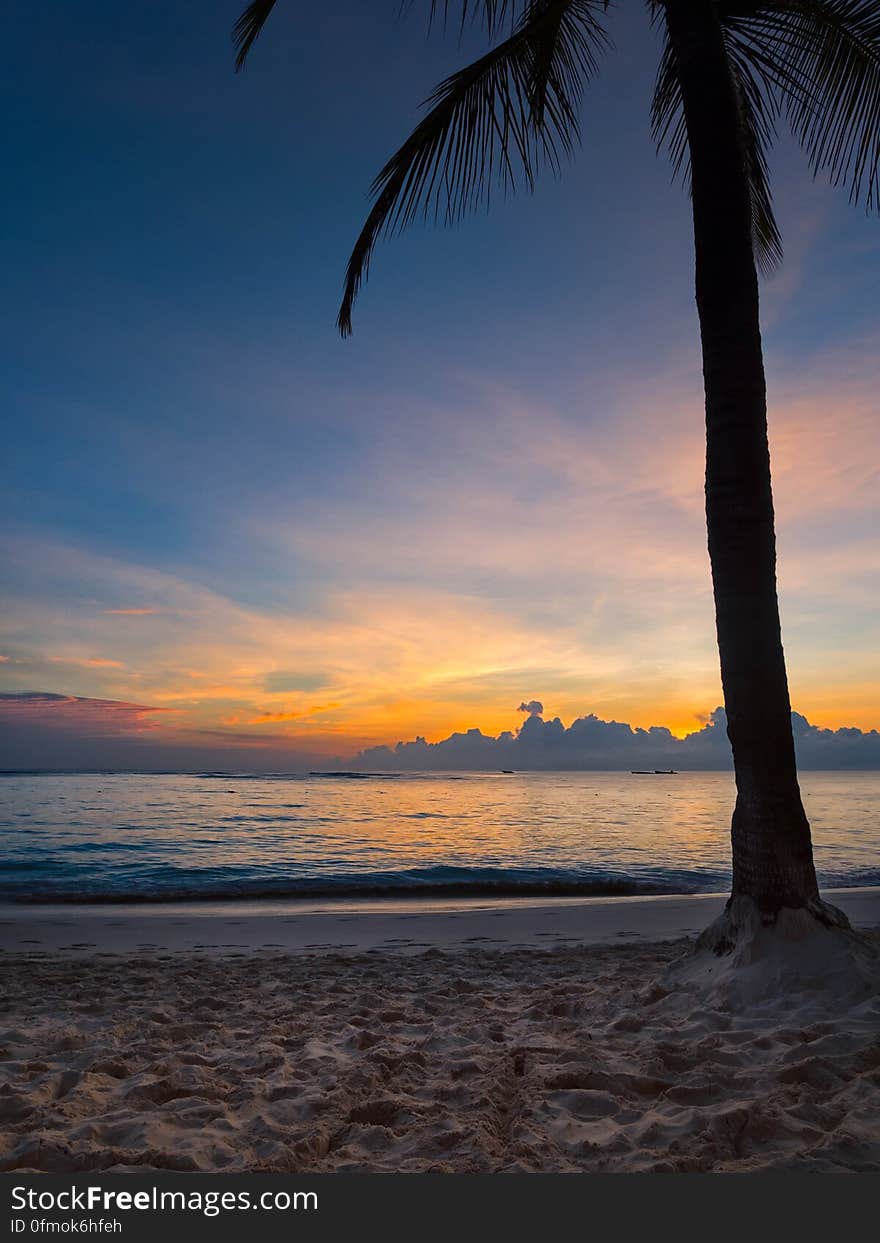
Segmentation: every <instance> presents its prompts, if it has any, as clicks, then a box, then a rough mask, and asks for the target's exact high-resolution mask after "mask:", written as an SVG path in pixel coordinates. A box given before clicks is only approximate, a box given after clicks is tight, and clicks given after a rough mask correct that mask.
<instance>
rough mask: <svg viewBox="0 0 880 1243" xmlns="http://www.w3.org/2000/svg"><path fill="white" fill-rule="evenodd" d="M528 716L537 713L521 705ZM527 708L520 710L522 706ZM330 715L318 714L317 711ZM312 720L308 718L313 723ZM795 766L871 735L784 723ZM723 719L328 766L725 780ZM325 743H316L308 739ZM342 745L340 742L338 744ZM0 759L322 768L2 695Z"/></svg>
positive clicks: (112, 710)
mask: <svg viewBox="0 0 880 1243" xmlns="http://www.w3.org/2000/svg"><path fill="white" fill-rule="evenodd" d="M531 702H532V704H537V703H538V701H537V700H534V701H531ZM527 706H528V705H527ZM332 707H333V705H326V709H329V708H332ZM320 711H322V709H321V708H315V709H313V710H311V713H310V714H311V715H316V714H317V713H319V712H320ZM288 716H290V717H291V719H292V718H293V717H294V714H292V713H291V714H287V713H273V714H269V713H266V714H261V715H260V716H259V717H258V718H255V719H244V720H238V719H236V718H230V719H229V720H228V721H227V722H225V724H226V725H227V726H235V725H244V726H247V725H260V726H265V725H271V724H283V723H284V722H285V721H286V720H287V719H288ZM792 724H793V727H794V735H795V746H796V748H797V753H798V761H799V763H800V766H801V767H802V768H804V769H831V770H847V769H852V770H857V769H868V770H876V769H880V733H878V731H877V730H869V731H863V730H860V729H856V728H852V727H845V728H841V729H822V728H820V727H819V726H816V725H813V724H811V723H810V721H809V720H807V718H806V717H805V716H803V715H801V714H800V713H797V712H795V713H792ZM725 726H726V718H725V715H724V710H723V708H716V709H715V711H714V712H711V713H709V714H708V716H707V719H706V723H705V724H704V725H703V726H702V728H700V729H698V730H695V731H693V732H692V733H690V734H688V735H687V736H686V737H684V738H677V737H676V736H675V735H674V734H673V733H672V732H671V731H670V730H669V729H667V728H666V727H665V726H660V725H654V726H651V727H650V728H648V729H642V728H639V727H635V728H634V727H633V726H631V725H628V724H626V723H624V722H620V721H606V720H602V719H601V718H600V717H598V716H596V715H595V714H594V713H589V714H587V715H586V716H581V717H577V718H576V719H575V720H573V721H572V722H571V724H570V725H569V726H567V727H566V726H565V725H563V723H562V721H561V720H560V719H559V717H554V718H553V719H552V720H549V721H545V720H543V719H542V717H541V716H540V715H538V714H537V713H535V712H531V713H530V714H529V715H528V717H527V718H526V720H525V721H524V722H523V724H522V726H521V728H520V729H519V730H518V731H512V730H503V731H501V732H500V733H499V734H498V735H492V734H484V733H483V732H482V730H480V729H477V728H471V729H468V730H465V731H461V732H458V731H456V732H454V733H452V734H450V735H449V737H447V738H444V739H442V740H441V741H440V742H428V741H426V739H425V738H424V737H422V736H418V737H416V738H415V739H413V741H411V742H400V743H398V744H397V745H396V746H394V747H388V746H375V747H368V748H366V749H364V750H362V751H360V752H358V753H357V754H355V755H354V756H353V755H352V754H351V751H350V750H349V751H347V752H346V751H342V752H340V753H337V754H334V755H332V761H333V763H334V766H335V765H336V764H337V763H338V765H339V766H341V767H346V768H361V769H366V770H374V771H375V770H379V771H381V770H389V769H391V770H400V769H403V770H409V771H422V770H427V771H454V770H464V771H480V770H488V771H493V770H498V769H501V768H511V769H516V770H517V771H521V772H522V771H541V770H547V771H552V770H557V771H558V770H572V771H577V770H615V769H617V770H620V769H623V770H629V769H649V770H650V769H654V768H664V769H668V768H675V769H678V770H709V771H718V770H723V769H729V768H730V766H731V761H730V747H729V744H728V741H727V735H726V728H725ZM317 741H318V742H323V741H324V740H323V739H320V738H319V739H318V740H317ZM336 741H337V744H339V743H342V744H343V745H344V738H343V737H337V740H336ZM0 747H2V754H3V757H4V761H3V762H4V766H5V767H6V768H73V767H84V768H101V769H106V768H114V767H117V768H128V769H134V770H140V769H148V770H149V769H155V768H166V769H175V770H183V771H186V770H187V769H200V768H211V769H226V770H231V769H242V770H247V771H254V772H267V771H288V772H292V771H297V770H302V769H304V768H310V767H313V766H314V765H315V764H316V763H317V762H318V761H323V762H324V766H326V763H327V762H328V753H327V750H326V746H322V745H317V746H315V745H313V746H309V745H306V746H303V745H302V739H300V740H299V742H298V743H297V740H296V739H295V738H294V737H292V736H290V735H288V734H285V733H281V732H276V733H270V734H267V733H266V732H265V730H264V729H260V730H259V731H258V732H257V733H252V732H250V731H249V730H247V729H241V728H239V729H237V730H236V729H231V728H226V729H209V728H188V727H187V726H186V725H184V724H182V723H181V721H180V718H179V714H178V713H176V712H175V711H173V710H169V709H163V708H156V707H149V706H146V705H144V704H137V703H127V702H123V701H115V700H106V699H90V698H87V697H84V696H74V695H61V694H56V693H52V692H45V691H25V692H19V693H13V694H0Z"/></svg>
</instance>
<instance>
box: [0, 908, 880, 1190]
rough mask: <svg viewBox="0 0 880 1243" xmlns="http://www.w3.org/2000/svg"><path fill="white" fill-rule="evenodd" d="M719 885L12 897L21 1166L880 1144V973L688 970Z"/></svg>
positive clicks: (403, 1161)
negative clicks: (111, 898)
mask: <svg viewBox="0 0 880 1243" xmlns="http://www.w3.org/2000/svg"><path fill="white" fill-rule="evenodd" d="M832 896H833V899H834V900H835V901H836V902H837V903H838V904H839V905H842V906H844V907H845V908H846V909H847V912H848V914H849V915H850V918H851V919H852V920H853V922H855V923H858V924H860V925H861V926H863V927H867V926H870V925H872V924H873V925H877V924H880V891H878V890H860V891H856V890H851V891H841V892H839V893H837V894H834V895H832ZM720 902H721V900H720V899H719V898H718V897H717V896H713V897H698V898H676V899H670V898H657V899H647V900H646V899H635V900H619V899H618V900H605V901H602V900H595V899H594V900H580V901H575V900H573V901H570V902H564V903H563V902H557V903H553V904H548V903H543V904H542V903H537V902H525V901H523V902H520V903H515V904H511V903H479V904H466V903H459V904H455V903H452V904H443V905H442V907H441V909H437V908H432V909H427V910H422V911H419V910H418V909H416V910H412V909H400V905H399V904H398V905H397V906H392V905H391V904H388V905H387V906H380V907H379V908H378V909H376V910H372V911H371V910H363V909H361V910H353V909H349V908H348V907H345V906H343V907H342V908H341V909H333V910H323V911H321V910H316V911H299V912H298V913H297V914H296V915H292V914H291V913H290V910H289V907H288V908H284V907H283V906H282V907H279V909H274V910H271V911H266V910H263V911H260V912H251V913H249V914H248V913H246V910H245V909H244V908H242V907H238V908H233V909H232V911H231V912H230V911H228V910H227V911H223V910H220V911H218V910H217V909H212V910H211V911H202V912H201V913H196V912H193V911H190V912H189V913H188V914H186V913H182V912H181V911H180V910H175V909H170V910H155V909H149V908H148V909H138V910H133V909H132V908H126V910H118V909H112V908H111V909H109V910H108V909H107V908H101V909H98V910H96V909H94V908H91V909H84V908H79V909H75V910H71V909H67V910H66V911H64V910H61V909H60V908H52V909H51V910H50V909H47V908H29V909H22V908H18V909H17V910H16V911H15V913H14V914H15V920H14V922H13V924H12V925H10V924H9V923H8V922H7V921H8V920H9V914H10V913H9V910H8V909H7V910H6V912H5V913H4V916H3V918H4V924H3V927H2V931H3V941H4V951H5V952H4V956H3V963H4V977H5V985H6V987H5V990H4V991H5V992H6V997H7V1000H6V1003H5V1005H4V1015H3V1020H2V1045H3V1062H4V1066H3V1079H4V1083H3V1088H2V1094H0V1114H2V1126H3V1135H2V1148H0V1154H2V1155H0V1168H2V1169H4V1170H51V1171H65V1172H66V1171H70V1172H74V1171H76V1172H82V1171H87V1170H144V1169H171V1170H191V1171H197V1170H203V1171H212V1170H214V1171H216V1170H227V1171H234V1170H240V1171H243V1170H260V1171H291V1172H297V1171H299V1172H306V1171H309V1172H330V1171H348V1172H381V1171H394V1170H400V1171H410V1172H418V1171H434V1172H441V1171H448V1172H456V1171H464V1172H491V1171H513V1170H527V1171H563V1172H564V1171H570V1172H575V1171H621V1172H624V1171H638V1170H646V1171H648V1170H651V1171H669V1172H673V1171H709V1170H711V1171H748V1170H806V1171H815V1172H842V1171H868V1170H872V1169H877V1168H878V1165H880V1040H878V1034H880V1002H878V998H877V996H876V995H875V996H871V995H870V993H869V994H865V993H864V992H862V993H861V994H859V995H858V996H853V997H851V998H849V999H848V1000H847V1001H846V1002H845V1003H844V1004H841V1001H840V994H839V990H835V989H831V990H829V991H828V992H827V993H823V992H822V991H821V990H812V991H810V990H808V991H806V992H804V993H803V995H799V996H798V997H796V998H794V999H793V998H792V997H790V996H779V997H773V996H770V997H768V998H766V999H764V1000H763V1001H761V1002H760V1003H756V1004H753V1005H750V1006H747V1007H742V1006H735V1005H731V1004H726V1003H725V1002H724V1001H722V1000H719V999H718V998H716V999H715V1000H714V1001H713V1003H712V1004H711V1005H707V1004H706V998H705V995H704V994H702V993H701V992H700V991H699V990H698V989H694V988H691V987H688V986H686V985H677V986H674V985H672V984H671V982H670V980H669V977H668V975H667V974H666V973H667V970H668V968H669V965H670V964H671V963H674V962H675V961H676V960H677V959H680V958H681V956H682V955H683V954H684V953H685V952H687V950H688V948H689V944H690V942H689V941H688V940H687V938H688V937H689V936H690V935H691V929H692V926H696V927H698V928H699V927H702V926H704V925H705V923H706V921H707V918H709V917H710V916H711V914H712V912H713V911H714V909H715V908H717V907H718V906H720ZM413 905H414V904H413ZM444 928H445V929H446V932H445V940H444V939H443V935H444V934H443V929H444ZM270 933H271V935H270ZM542 934H543V935H542ZM194 937H198V938H200V939H199V940H198V941H197V942H195V944H198V945H201V946H202V947H203V948H201V949H197V948H195V944H194V943H193V938H194ZM135 942H136V943H135ZM65 947H66V948H65Z"/></svg>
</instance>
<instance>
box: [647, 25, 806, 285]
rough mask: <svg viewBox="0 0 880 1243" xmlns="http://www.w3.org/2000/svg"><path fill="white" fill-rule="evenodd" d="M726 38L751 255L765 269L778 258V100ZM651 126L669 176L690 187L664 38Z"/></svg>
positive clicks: (671, 58) (674, 76)
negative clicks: (771, 154) (772, 153)
mask: <svg viewBox="0 0 880 1243" xmlns="http://www.w3.org/2000/svg"><path fill="white" fill-rule="evenodd" d="M726 42H727V45H728V46H727V51H728V56H729V61H730V68H731V73H732V74H733V79H734V84H735V86H736V90H737V95H738V97H739V107H740V119H741V123H742V129H743V142H744V147H745V160H746V173H747V176H748V180H749V193H750V198H751V215H752V245H753V248H754V252H755V261H756V263H757V265H758V267H759V268H760V269H761V271H762V272H764V273H765V274H766V273H769V272H771V271H772V270H773V268H775V267H776V266H777V265H778V264H779V263H780V262H781V260H782V237H781V236H780V233H779V227H778V225H777V223H776V217H775V215H774V213H773V201H772V195H771V192H770V174H769V168H768V165H767V150H768V148H769V147H770V145H771V144H772V142H773V139H774V137H775V134H776V116H777V112H778V109H777V105H776V103H775V100H774V97H773V93H772V90H771V89H770V86H771V85H772V84H771V83H769V82H768V81H767V80H766V79H765V78H764V76H763V74H762V73H761V71H760V69H756V67H755V65H754V64H752V63H750V62H749V60H748V59H747V58H745V57H743V56H742V55H741V53H740V50H739V49H738V48H737V46H736V45H735V43H732V42H731V41H730V40H726ZM651 130H652V133H653V135H654V141H655V143H656V145H657V149H658V150H662V149H664V148H665V149H666V151H667V153H668V155H669V157H670V160H671V162H672V172H673V177H675V178H679V177H680V178H681V179H682V180H683V181H684V183H685V185H686V186H687V188H688V192H690V179H691V166H690V153H689V150H688V138H687V124H686V121H685V116H684V108H683V106H682V96H681V84H680V82H679V79H678V72H677V69H676V64H675V52H674V50H673V48H672V44H671V43H670V41H669V39H667V40H666V41H665V44H664V48H663V52H662V55H661V58H660V66H659V69H658V71H657V80H656V83H655V86H654V98H653V101H652V105H651Z"/></svg>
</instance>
